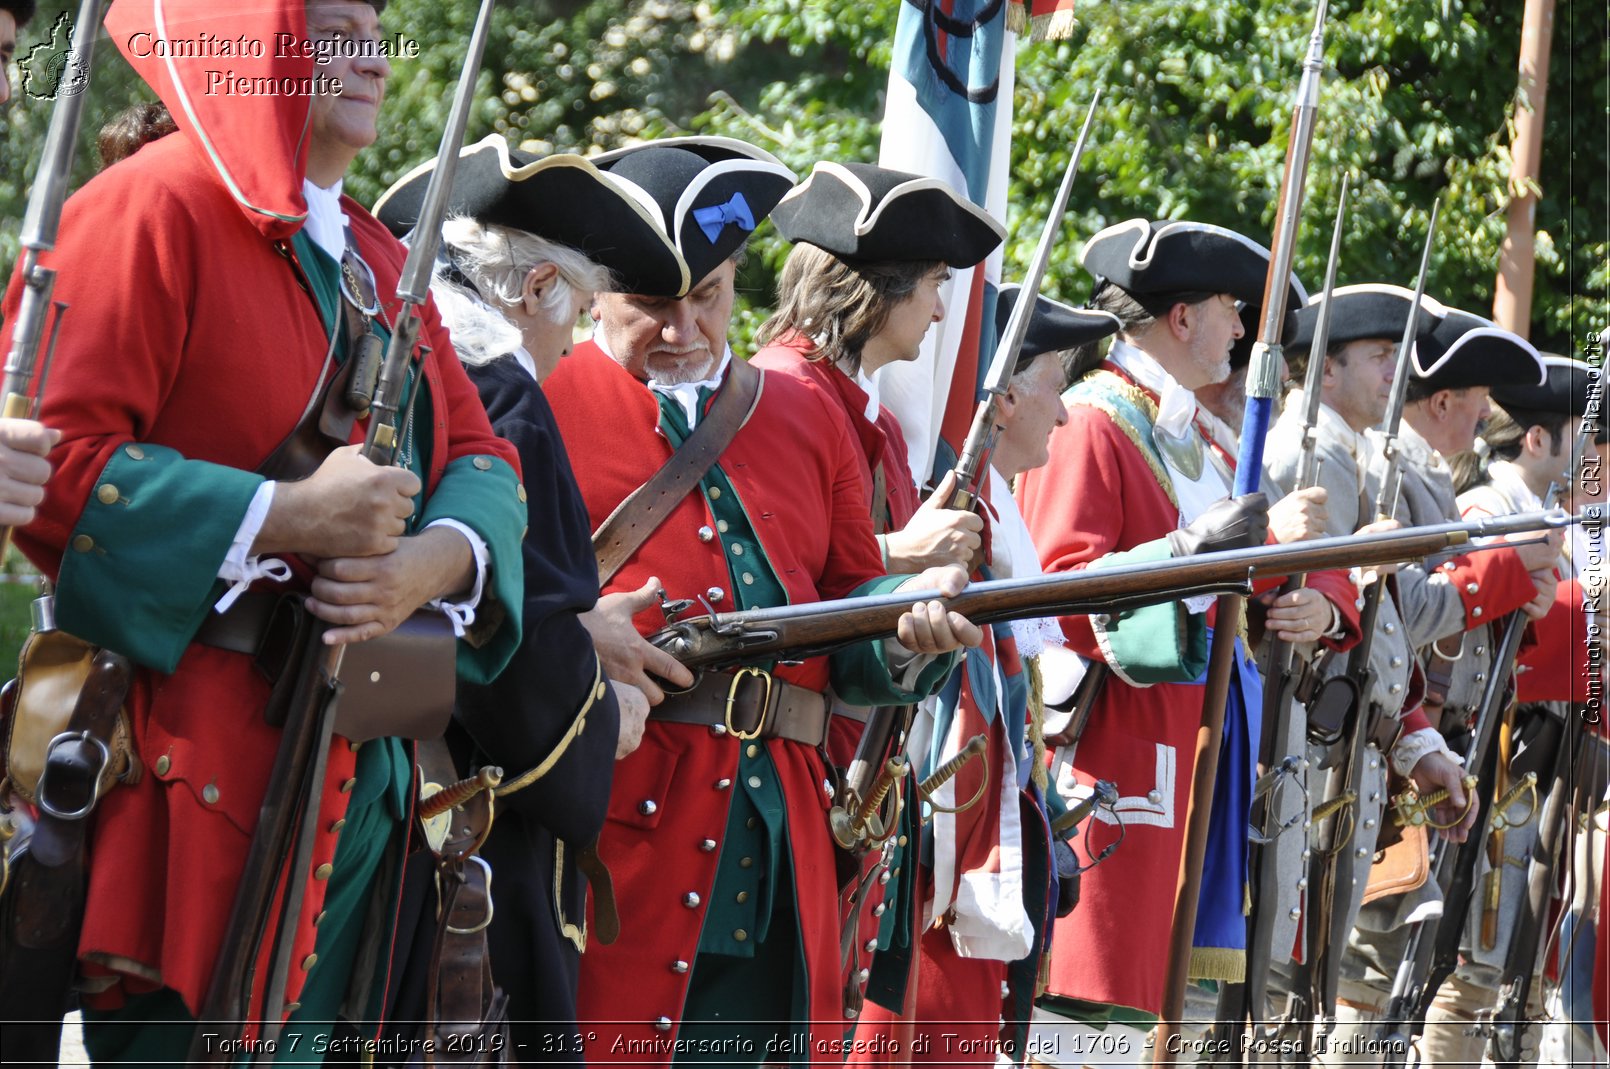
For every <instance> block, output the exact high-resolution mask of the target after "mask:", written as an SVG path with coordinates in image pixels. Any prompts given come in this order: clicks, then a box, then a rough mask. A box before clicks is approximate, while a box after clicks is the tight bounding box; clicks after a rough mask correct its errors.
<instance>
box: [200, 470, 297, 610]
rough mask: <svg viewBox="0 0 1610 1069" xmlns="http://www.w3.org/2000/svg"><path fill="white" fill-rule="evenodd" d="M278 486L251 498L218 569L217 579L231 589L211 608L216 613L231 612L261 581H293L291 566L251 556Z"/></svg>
mask: <svg viewBox="0 0 1610 1069" xmlns="http://www.w3.org/2000/svg"><path fill="white" fill-rule="evenodd" d="M275 485H276V484H275V483H274V482H273V481H272V480H270V481H268V482H265V483H263V485H262V486H259V487H258V488H257V492H256V493H255V494H253V495H252V502H251V504H250V505H248V506H246V515H245V516H244V517H243V518H242V519H241V521H240V527H239V529H237V530H236V531H235V540H234V541H233V542H231V543H229V553H228V555H226V556H225V557H224V561H223V563H222V564H220V565H219V566H218V578H220V579H225V580H228V582H229V589H228V590H226V591H224V596H223V597H221V598H219V599H218V602H217V604H215V605H214V606H213V607H212V608H213V611H214V612H228V611H229V607H230V606H231V605H233V604H235V602H236V601H237V600H239V598H240V596H241V595H242V594H244V593H246V590H247V588H248V587H250V586H251V585H252V584H253V583H255V582H256V581H257V580H259V579H272V580H274V581H275V582H276V583H283V582H285V580H287V579H289V578H290V577H291V566H290V565H289V564H286V563H285V562H284V561H282V560H279V559H277V558H275V557H270V558H268V560H266V561H265V560H263V558H261V557H254V556H251V555H250V554H251V549H252V543H253V542H255V541H257V535H258V534H259V533H260V532H261V531H262V529H263V521H265V520H267V519H268V510H269V508H270V507H271V506H272V505H273V504H274V487H275Z"/></svg>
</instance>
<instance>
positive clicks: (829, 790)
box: [822, 779, 833, 798]
mask: <svg viewBox="0 0 1610 1069" xmlns="http://www.w3.org/2000/svg"><path fill="white" fill-rule="evenodd" d="M822 793H823V794H825V795H827V796H828V797H829V798H831V797H833V781H832V780H827V779H825V780H823V781H822Z"/></svg>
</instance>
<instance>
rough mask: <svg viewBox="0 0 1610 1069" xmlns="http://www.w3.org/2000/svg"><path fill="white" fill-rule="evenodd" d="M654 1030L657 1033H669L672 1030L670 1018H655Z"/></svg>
mask: <svg viewBox="0 0 1610 1069" xmlns="http://www.w3.org/2000/svg"><path fill="white" fill-rule="evenodd" d="M654 1030H655V1031H656V1032H669V1031H670V1030H671V1018H669V1017H656V1018H654Z"/></svg>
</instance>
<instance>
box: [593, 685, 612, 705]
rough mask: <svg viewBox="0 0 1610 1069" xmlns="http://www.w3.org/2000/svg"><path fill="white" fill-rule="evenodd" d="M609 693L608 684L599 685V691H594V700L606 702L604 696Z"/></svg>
mask: <svg viewBox="0 0 1610 1069" xmlns="http://www.w3.org/2000/svg"><path fill="white" fill-rule="evenodd" d="M608 693H609V684H608V683H599V684H598V689H597V690H595V691H593V700H594V701H603V700H604V695H605V694H608Z"/></svg>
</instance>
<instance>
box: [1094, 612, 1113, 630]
mask: <svg viewBox="0 0 1610 1069" xmlns="http://www.w3.org/2000/svg"><path fill="white" fill-rule="evenodd" d="M1110 623H1112V617H1111V616H1108V615H1107V614H1106V613H1101V614H1099V615H1098V616H1097V617H1096V626H1097V627H1106V626H1107V625H1108V624H1110Z"/></svg>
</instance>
